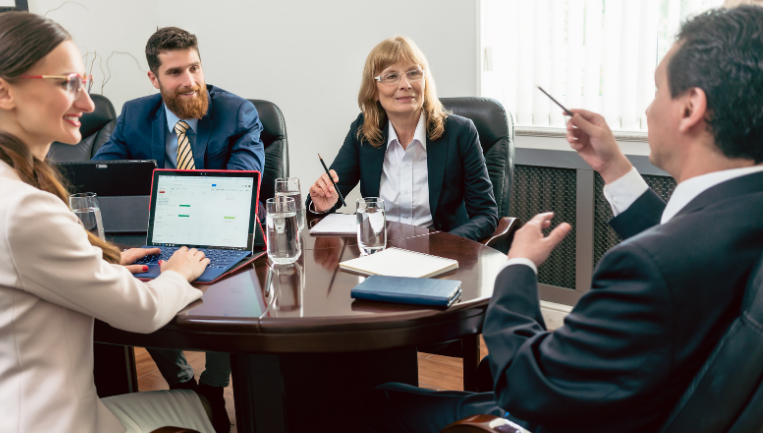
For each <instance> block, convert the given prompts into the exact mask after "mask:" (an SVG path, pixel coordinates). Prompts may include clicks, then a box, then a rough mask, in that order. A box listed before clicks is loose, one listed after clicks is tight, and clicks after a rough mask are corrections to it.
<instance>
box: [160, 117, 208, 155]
mask: <svg viewBox="0 0 763 433" xmlns="http://www.w3.org/2000/svg"><path fill="white" fill-rule="evenodd" d="M162 105H163V106H164V112H165V113H166V114H167V128H169V131H170V132H169V133H168V134H167V136H166V138H165V140H164V153H165V157H164V168H177V166H178V135H177V133H176V132H175V125H176V124H177V123H178V121H180V120H183V121H184V122H185V123H187V124H188V130H187V131H185V136H186V137H188V142H189V143H190V144H191V151H193V146H194V144H196V127H197V126H198V125H199V119H180V118H179V117H178V116H177V115H176V114H175V113H173V112H172V111H170V109H169V108H167V104H164V103H162ZM160 168H161V167H160ZM197 168H199V167H197Z"/></svg>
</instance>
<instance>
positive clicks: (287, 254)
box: [265, 195, 302, 265]
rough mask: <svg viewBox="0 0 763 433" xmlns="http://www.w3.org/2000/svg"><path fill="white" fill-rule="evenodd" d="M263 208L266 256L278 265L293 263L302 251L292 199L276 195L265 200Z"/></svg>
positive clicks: (294, 204)
mask: <svg viewBox="0 0 763 433" xmlns="http://www.w3.org/2000/svg"><path fill="white" fill-rule="evenodd" d="M265 208H266V209H267V211H268V215H267V218H266V220H265V221H266V223H267V224H266V225H267V234H266V236H267V243H268V257H269V258H270V260H272V261H273V263H276V264H280V265H286V264H289V263H294V262H295V261H296V260H297V259H298V258H299V255H300V254H301V253H302V250H301V242H300V238H299V224H298V222H297V207H296V203H295V201H294V199H293V198H291V197H284V196H278V195H276V196H275V197H273V198H269V199H268V200H267V201H266V202H265Z"/></svg>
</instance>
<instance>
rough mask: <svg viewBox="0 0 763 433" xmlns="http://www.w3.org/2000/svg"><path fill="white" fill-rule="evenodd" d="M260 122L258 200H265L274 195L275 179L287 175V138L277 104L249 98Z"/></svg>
mask: <svg viewBox="0 0 763 433" xmlns="http://www.w3.org/2000/svg"><path fill="white" fill-rule="evenodd" d="M249 101H251V103H252V104H254V108H256V109H257V114H259V116H260V122H262V128H263V130H262V134H260V139H261V140H262V144H263V145H264V146H265V168H264V169H263V172H262V183H261V184H260V201H261V202H263V203H264V202H265V200H267V199H269V198H273V197H274V196H275V180H276V179H278V178H279V177H288V176H289V139H288V138H287V136H286V121H285V120H284V118H283V112H282V111H281V109H280V108H278V106H277V105H276V104H274V103H272V102H269V101H263V100H262V99H250V100H249Z"/></svg>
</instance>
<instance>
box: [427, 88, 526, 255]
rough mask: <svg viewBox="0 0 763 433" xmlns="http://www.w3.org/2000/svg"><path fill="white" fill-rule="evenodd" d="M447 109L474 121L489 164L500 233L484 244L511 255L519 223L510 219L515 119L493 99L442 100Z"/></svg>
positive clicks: (486, 161) (497, 232)
mask: <svg viewBox="0 0 763 433" xmlns="http://www.w3.org/2000/svg"><path fill="white" fill-rule="evenodd" d="M440 101H441V102H442V104H443V105H444V106H445V109H446V110H448V111H450V112H452V113H453V114H458V115H459V116H463V117H466V118H467V119H471V121H472V122H474V126H475V127H476V128H477V133H478V134H479V137H480V144H481V145H482V153H483V154H484V155H485V164H486V165H487V172H488V175H489V176H490V182H492V184H493V194H495V201H496V203H497V204H498V218H499V224H498V229H497V230H496V231H495V233H494V234H493V235H492V236H490V237H488V238H487V239H483V240H482V243H483V244H485V245H488V246H491V247H493V248H495V249H497V250H498V251H501V252H502V253H508V251H509V245H511V237H512V236H513V234H514V231H516V229H517V228H518V227H519V220H517V219H516V218H509V200H510V199H511V183H512V180H513V179H514V119H513V118H512V117H511V113H509V112H507V111H506V110H505V109H504V108H503V106H502V105H501V103H500V102H498V101H496V100H495V99H490V98H473V97H468V98H442V99H440Z"/></svg>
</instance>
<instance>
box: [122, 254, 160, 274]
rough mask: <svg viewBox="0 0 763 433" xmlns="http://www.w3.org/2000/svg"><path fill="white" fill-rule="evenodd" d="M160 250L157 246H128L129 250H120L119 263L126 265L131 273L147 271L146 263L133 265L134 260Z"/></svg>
mask: <svg viewBox="0 0 763 433" xmlns="http://www.w3.org/2000/svg"><path fill="white" fill-rule="evenodd" d="M160 252H162V250H160V249H159V248H130V249H129V250H125V251H122V252H121V253H120V255H121V258H120V260H119V264H120V265H122V266H124V267H126V268H127V270H128V271H130V272H132V273H133V274H139V273H141V272H146V271H148V266H146V265H133V264H132V263H135V261H136V260H138V259H142V258H143V257H146V256H148V255H151V254H159V253H160Z"/></svg>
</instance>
